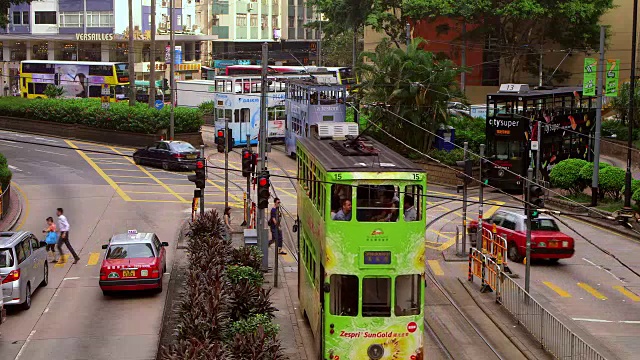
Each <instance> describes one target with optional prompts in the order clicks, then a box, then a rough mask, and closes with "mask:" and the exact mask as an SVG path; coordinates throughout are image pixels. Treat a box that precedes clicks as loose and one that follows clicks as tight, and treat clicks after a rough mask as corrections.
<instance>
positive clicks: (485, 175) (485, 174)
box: [480, 159, 492, 185]
mask: <svg viewBox="0 0 640 360" xmlns="http://www.w3.org/2000/svg"><path fill="white" fill-rule="evenodd" d="M480 161H481V162H482V165H481V167H482V174H480V180H481V181H482V183H483V184H485V185H489V171H490V170H491V166H492V164H491V163H490V162H489V160H487V159H481V160H480Z"/></svg>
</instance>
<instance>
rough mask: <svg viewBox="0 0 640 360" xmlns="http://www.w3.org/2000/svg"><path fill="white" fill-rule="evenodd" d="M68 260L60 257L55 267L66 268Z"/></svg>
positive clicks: (66, 256) (66, 257)
mask: <svg viewBox="0 0 640 360" xmlns="http://www.w3.org/2000/svg"><path fill="white" fill-rule="evenodd" d="M65 141H66V140H65ZM67 260H69V255H62V256H60V258H59V259H58V262H57V263H56V264H55V265H54V267H57V268H61V267H64V264H66V263H67Z"/></svg>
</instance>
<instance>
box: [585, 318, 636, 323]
mask: <svg viewBox="0 0 640 360" xmlns="http://www.w3.org/2000/svg"><path fill="white" fill-rule="evenodd" d="M573 320H575V321H587V322H597V323H618V324H640V320H618V321H615V320H603V319H586V318H573Z"/></svg>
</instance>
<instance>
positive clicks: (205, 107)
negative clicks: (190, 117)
mask: <svg viewBox="0 0 640 360" xmlns="http://www.w3.org/2000/svg"><path fill="white" fill-rule="evenodd" d="M215 108H216V105H215V103H214V102H213V101H205V102H203V103H202V104H200V105H198V109H200V111H202V113H203V114H206V115H209V114H213V111H214V110H215Z"/></svg>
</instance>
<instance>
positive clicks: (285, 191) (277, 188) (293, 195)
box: [273, 186, 298, 199]
mask: <svg viewBox="0 0 640 360" xmlns="http://www.w3.org/2000/svg"><path fill="white" fill-rule="evenodd" d="M273 188H274V189H276V190H278V191H282V192H283V193H285V194H287V195H289V196H291V197H292V198H294V199H295V198H297V197H298V196H297V195H295V194H292V193H290V192H288V191H287V190H285V189H283V188H280V187H277V186H274V187H273Z"/></svg>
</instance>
